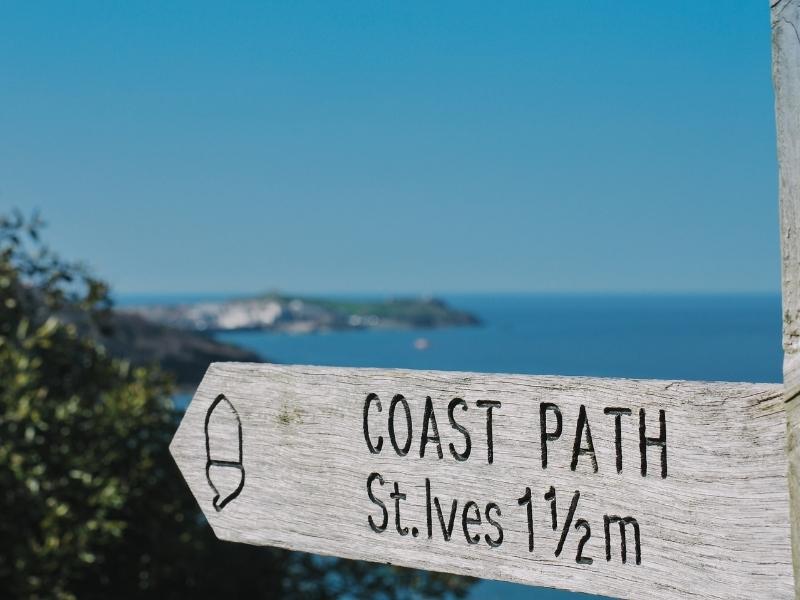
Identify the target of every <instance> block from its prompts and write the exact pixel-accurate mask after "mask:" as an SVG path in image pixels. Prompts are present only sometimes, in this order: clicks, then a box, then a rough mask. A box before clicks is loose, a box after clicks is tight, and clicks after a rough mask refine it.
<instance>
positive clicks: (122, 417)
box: [0, 215, 469, 599]
mask: <svg viewBox="0 0 800 600" xmlns="http://www.w3.org/2000/svg"><path fill="white" fill-rule="evenodd" d="M40 228H41V222H40V221H39V220H38V219H37V218H33V219H32V220H30V221H26V220H25V219H23V218H22V217H20V216H19V215H14V216H12V217H7V218H0V590H3V594H4V595H7V596H11V597H26V598H53V597H55V598H128V597H142V596H147V597H159V598H173V597H174V598H181V597H192V598H206V597H208V598H212V597H214V598H219V597H230V596H234V595H242V596H244V597H262V598H320V599H322V598H335V597H338V596H342V595H347V596H349V597H369V598H373V597H375V598H380V597H383V598H412V597H440V596H444V595H447V594H453V595H457V596H458V595H463V592H464V591H466V589H468V586H469V581H468V580H466V579H463V578H458V577H453V576H449V575H442V574H435V573H424V572H417V571H410V570H405V569H399V568H395V567H390V566H384V565H372V564H366V563H359V562H353V561H344V560H339V559H332V558H321V557H316V556H311V555H307V554H301V553H292V552H286V551H282V550H278V549H269V548H253V547H250V546H244V545H234V544H227V543H223V542H220V541H218V540H216V539H215V538H214V536H213V534H212V533H211V532H210V528H209V527H208V526H207V525H206V523H205V521H204V519H203V517H202V516H201V515H200V513H199V511H198V509H197V506H196V505H195V503H194V501H193V499H192V498H191V496H190V494H189V492H188V490H187V488H186V486H185V485H184V483H183V480H182V478H181V476H180V474H179V473H178V472H177V469H176V468H175V466H174V464H173V462H172V460H171V458H170V456H169V454H168V449H167V447H168V444H169V441H170V439H171V437H172V434H173V432H174V431H175V428H176V427H177V421H178V418H179V415H178V414H177V413H176V412H175V411H174V409H173V407H172V404H171V402H170V400H169V398H170V394H171V386H170V383H169V380H168V378H166V377H165V376H164V375H163V374H161V373H160V372H159V371H158V370H157V369H154V368H151V369H145V368H131V367H130V365H128V364H127V363H125V362H123V361H119V360H116V359H113V358H112V357H110V356H109V355H108V354H107V353H106V352H105V350H104V349H103V348H102V347H100V346H98V345H97V344H96V343H95V342H93V341H92V340H91V339H89V338H88V337H86V336H85V335H82V334H81V331H82V324H85V323H86V322H87V321H91V322H93V323H95V324H97V323H100V324H101V325H102V321H103V319H104V316H105V315H107V313H108V311H109V310H110V307H111V302H110V300H109V296H108V287H107V286H106V285H105V284H104V283H103V282H101V281H99V280H97V279H95V278H93V277H92V276H91V275H90V274H88V272H87V271H86V269H84V268H83V267H81V266H80V265H75V264H69V263H65V262H63V261H61V260H60V259H59V258H58V257H57V256H56V255H54V254H53V253H51V252H49V251H48V250H47V249H46V248H45V247H44V246H42V244H41V243H40V241H39V231H40Z"/></svg>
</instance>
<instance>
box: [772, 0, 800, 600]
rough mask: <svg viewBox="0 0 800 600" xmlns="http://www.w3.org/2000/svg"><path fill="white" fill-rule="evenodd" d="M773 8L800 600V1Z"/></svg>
mask: <svg viewBox="0 0 800 600" xmlns="http://www.w3.org/2000/svg"><path fill="white" fill-rule="evenodd" d="M770 6H771V13H772V14H771V17H772V78H773V83H774V87H775V124H776V130H777V141H778V167H779V193H780V214H781V273H782V282H781V288H782V290H783V349H784V361H783V380H784V399H785V401H786V416H787V437H786V449H787V454H788V458H789V476H788V483H789V492H790V502H791V514H792V540H793V543H792V547H793V555H794V575H795V585H796V590H797V591H796V597H797V598H800V400H798V396H799V395H800V33H799V32H800V2H798V0H778V1H774V0H773V1H772V2H771V3H770Z"/></svg>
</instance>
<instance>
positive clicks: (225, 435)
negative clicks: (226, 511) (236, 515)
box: [205, 394, 244, 512]
mask: <svg viewBox="0 0 800 600" xmlns="http://www.w3.org/2000/svg"><path fill="white" fill-rule="evenodd" d="M205 436H206V480H207V481H208V485H209V487H211V489H212V490H213V492H214V498H213V499H212V501H211V503H212V505H213V506H214V509H215V510H216V511H217V512H220V511H221V510H222V509H223V508H225V506H226V505H227V504H228V503H229V502H231V501H232V500H234V499H235V498H236V497H237V496H238V495H239V494H240V493H241V491H242V488H243V487H244V462H243V460H242V421H241V419H240V418H239V413H238V412H237V411H236V408H235V407H234V406H233V404H231V401H230V400H228V399H227V398H226V397H225V395H224V394H220V395H219V396H217V397H216V399H215V400H214V402H212V403H211V406H209V407H208V411H207V412H206V420H205ZM212 437H213V438H214V439H213V440H212ZM234 439H235V440H236V441H237V446H238V447H237V448H232V444H231V441H232V440H234Z"/></svg>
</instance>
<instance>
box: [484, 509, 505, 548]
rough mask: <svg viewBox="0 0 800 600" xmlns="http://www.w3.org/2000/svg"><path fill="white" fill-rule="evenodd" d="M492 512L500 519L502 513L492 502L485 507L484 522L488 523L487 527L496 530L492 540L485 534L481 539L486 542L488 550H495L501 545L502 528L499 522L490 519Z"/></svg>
mask: <svg viewBox="0 0 800 600" xmlns="http://www.w3.org/2000/svg"><path fill="white" fill-rule="evenodd" d="M492 511H495V512H496V513H497V516H498V517H502V516H503V513H501V512H500V507H499V506H497V504H495V503H494V502H489V504H487V505H486V520H487V521H488V522H489V525H491V526H492V527H494V528H495V529H496V530H497V537H496V538H495V539H492V538H491V537H490V536H489V534H488V533H487V534H486V535H484V536H483V538H484V539H485V540H486V543H487V544H489V547H490V548H497V547H498V546H499V545H500V544H502V543H503V527H502V526H501V525H500V522H499V521H495V520H494V519H493V518H492Z"/></svg>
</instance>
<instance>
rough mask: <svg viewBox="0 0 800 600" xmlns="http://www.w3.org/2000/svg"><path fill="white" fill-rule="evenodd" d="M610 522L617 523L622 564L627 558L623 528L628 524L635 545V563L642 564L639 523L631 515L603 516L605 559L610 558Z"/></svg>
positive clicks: (608, 559)
mask: <svg viewBox="0 0 800 600" xmlns="http://www.w3.org/2000/svg"><path fill="white" fill-rule="evenodd" d="M611 523H619V541H620V555H621V557H622V562H623V564H624V563H626V562H627V560H628V547H627V539H626V538H627V536H626V534H625V529H626V528H627V526H628V525H632V526H633V540H634V544H635V546H636V564H637V565H640V564H642V546H641V539H640V537H639V523H638V522H637V521H636V519H634V518H633V517H618V516H616V515H605V516H603V529H604V532H605V534H606V560H607V561H610V560H611Z"/></svg>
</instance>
